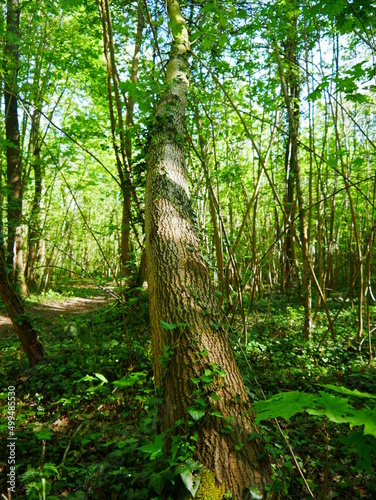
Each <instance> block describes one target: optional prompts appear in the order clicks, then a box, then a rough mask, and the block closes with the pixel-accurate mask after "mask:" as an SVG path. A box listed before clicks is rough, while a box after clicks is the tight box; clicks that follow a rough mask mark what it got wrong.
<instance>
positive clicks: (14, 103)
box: [4, 0, 27, 294]
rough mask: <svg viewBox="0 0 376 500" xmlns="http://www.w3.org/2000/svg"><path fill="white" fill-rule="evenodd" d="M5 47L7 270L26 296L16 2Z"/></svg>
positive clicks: (11, 6)
mask: <svg viewBox="0 0 376 500" xmlns="http://www.w3.org/2000/svg"><path fill="white" fill-rule="evenodd" d="M6 25H7V29H6V42H5V47H4V63H5V72H4V73H5V79H4V101H5V131H6V139H7V146H6V157H7V224H8V239H7V266H8V268H9V269H12V270H14V277H15V281H17V282H18V283H19V285H20V286H21V290H22V293H23V294H26V293H27V290H26V285H25V280H24V272H23V255H22V243H23V241H22V196H23V193H22V182H21V174H22V156H21V150H20V131H19V124H18V99H17V73H18V62H19V39H20V8H19V1H18V0H8V2H7V21H6Z"/></svg>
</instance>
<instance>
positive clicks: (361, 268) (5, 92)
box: [0, 0, 376, 499]
mask: <svg viewBox="0 0 376 500" xmlns="http://www.w3.org/2000/svg"><path fill="white" fill-rule="evenodd" d="M181 9H182V13H183V16H184V18H185V20H186V24H187V28H188V31H189V37H190V43H191V56H190V82H189V86H190V90H189V96H188V105H187V106H188V107H187V113H186V138H185V139H186V140H185V156H186V162H187V172H188V179H189V184H190V194H191V201H192V216H193V217H194V219H195V224H196V226H197V229H198V232H199V235H200V251H201V253H202V255H203V257H204V260H205V262H206V263H207V265H208V267H209V269H210V272H211V276H212V279H213V282H214V284H215V287H216V295H217V299H218V302H219V304H220V307H221V308H222V310H223V312H224V314H225V316H226V329H227V331H228V333H229V337H230V339H231V341H232V343H233V345H234V346H235V352H236V356H237V360H238V363H239V365H240V369H241V372H242V375H243V378H244V380H245V384H246V388H247V391H248V395H249V397H250V399H251V401H253V402H255V403H256V405H255V408H256V413H257V411H259V412H260V415H262V411H264V412H266V413H264V414H263V416H264V418H263V420H260V421H261V422H262V424H261V425H260V435H262V437H263V439H264V441H265V442H266V450H267V453H268V454H269V456H271V457H272V464H273V465H272V467H273V474H274V475H273V481H272V484H271V485H270V487H269V490H270V494H272V493H273V494H274V495H275V496H276V497H277V498H278V497H279V498H309V497H314V498H341V499H344V498H349V499H350V498H374V495H375V493H376V490H375V484H376V478H375V472H374V471H375V467H374V466H375V462H374V460H375V450H376V445H375V435H376V430H375V429H376V423H375V422H376V417H375V413H374V410H373V408H374V403H373V401H374V399H375V394H376V387H375V382H374V362H373V357H374V347H373V344H372V342H373V341H374V332H375V331H376V309H375V305H374V303H375V293H376V292H374V287H375V260H374V258H373V257H374V249H375V246H374V240H375V230H376V224H375V200H376V171H375V163H374V162H375V148H376V135H375V126H376V123H375V113H374V107H375V98H376V97H375V90H376V72H375V57H376V40H375V19H376V16H375V14H376V5H375V4H374V3H373V2H369V1H367V2H364V1H358V0H354V1H345V0H343V1H340V2H329V1H328V2H327V1H324V2H314V1H312V2H309V1H305V0H304V1H302V2H297V1H295V0H291V1H285V0H282V1H280V2H272V1H270V2H268V1H265V2H262V1H260V2H254V3H253V2H246V1H245V2H242V1H237V2H232V1H226V0H218V1H205V2H204V1H200V0H197V1H190V0H189V1H188V2H182V3H181ZM1 10H2V14H3V16H1V19H0V23H1V26H0V29H1V33H2V60H3V61H4V64H3V66H2V68H1V70H0V71H1V86H2V88H1V135H0V146H1V153H0V242H1V246H2V251H3V255H4V259H3V260H4V266H5V269H6V274H7V280H9V281H10V282H11V283H12V286H13V288H14V289H15V290H17V293H18V295H19V296H23V297H24V299H23V301H24V304H25V305H26V310H27V311H29V313H30V314H31V318H32V319H31V322H32V323H33V325H34V328H35V329H36V331H37V332H39V337H40V339H41V342H42V343H43V345H44V347H45V348H46V351H47V353H48V355H49V358H50V361H49V364H41V365H38V366H36V367H34V368H32V369H31V370H30V369H29V368H28V366H27V360H26V358H25V356H24V354H22V353H21V344H20V343H19V342H18V340H17V339H16V338H15V336H14V334H13V333H11V332H10V330H9V331H8V330H4V334H3V335H2V339H1V344H2V347H1V349H2V368H1V373H2V376H3V378H4V380H5V384H4V390H5V389H6V387H7V385H16V384H15V383H14V381H15V380H16V381H17V391H18V392H17V394H18V398H19V399H18V412H19V424H18V425H19V437H20V440H19V443H18V447H19V450H20V452H19V462H18V477H19V484H20V496H19V497H17V498H24V497H25V495H26V492H28V493H27V495H28V498H59V496H60V497H67V498H77V499H78V498H129V499H131V498H140V499H141V498H167V496H166V493H165V492H166V491H167V490H168V485H170V484H173V482H174V480H175V479H174V478H176V476H179V475H181V474H182V472H181V469H179V468H178V466H179V464H180V465H181V463H188V462H187V460H188V459H187V457H188V455H189V454H188V455H187V454H186V455H184V453H183V452H181V453H182V455H181V456H182V457H183V458H182V459H181V460H180V462H179V455H178V456H177V457H174V458H171V457H168V456H167V455H166V451H165V449H164V448H163V443H162V442H161V441H160V440H158V434H156V430H155V428H154V426H153V415H154V413H155V411H156V406H157V405H158V401H157V399H156V396H155V394H154V392H153V383H152V367H151V361H150V359H151V354H150V351H151V348H150V336H149V333H148V330H149V318H148V297H147V275H145V257H144V255H145V254H144V246H145V241H144V193H145V179H146V165H147V161H148V151H149V145H150V141H151V138H152V136H153V116H154V112H155V108H156V106H157V103H158V102H159V99H160V95H161V93H162V91H163V89H164V88H165V85H166V84H165V73H166V64H167V61H168V58H169V53H170V43H171V26H170V25H169V24H168V18H167V16H166V9H165V5H164V2H151V1H149V2H146V1H145V2H144V1H142V0H139V1H138V2H131V1H128V0H113V1H112V2H111V4H109V2H108V0H103V1H102V2H98V3H96V2H87V1H80V0H59V1H58V2H50V1H46V0H42V1H40V2H33V1H27V0H22V1H19V0H8V1H7V2H2V4H1ZM12 117H13V120H12ZM16 117H17V119H16ZM16 122H17V123H16ZM72 297H76V298H77V297H78V298H81V299H83V300H85V299H86V298H88V297H91V298H97V299H98V306H99V305H103V303H104V302H105V297H107V298H108V299H109V304H108V305H107V306H106V307H104V308H102V309H94V310H92V311H90V312H88V313H86V314H76V315H74V316H67V315H66V314H65V315H64V316H63V314H64V308H62V310H61V313H62V314H61V315H60V316H59V304H62V303H64V301H67V300H70V298H72ZM43 308H44V309H43ZM43 310H44V312H41V311H43ZM46 310H47V311H49V312H47V313H46ZM51 311H52V312H51ZM2 312H4V314H5V308H3V309H2ZM68 312H69V313H70V312H73V310H71V309H69V311H68ZM76 312H81V311H79V310H77V311H76ZM166 328H168V326H167V327H166ZM218 328H219V324H218ZM320 384H321V385H320ZM322 384H326V392H325V391H322ZM328 384H330V386H328ZM333 384H335V385H336V386H339V387H342V389H339V390H338V389H337V390H336V389H333V387H331V386H333ZM113 385H115V389H114V387H113ZM344 387H346V388H347V390H348V391H350V392H347V393H346V389H344ZM116 388H117V389H116ZM318 391H321V393H320V394H321V397H323V398H325V397H328V398H329V399H330V398H335V399H332V400H330V402H329V403H328V404H327V405H326V406H325V404H326V403H325V404H324V403H322V404H321V406H320V405H319V409H317V408H316V407H314V408H313V409H312V408H311V410H312V411H311V414H310V416H308V413H309V412H308V413H307V411H304V410H306V409H307V408H310V404H311V406H312V404H313V403H312V401H311V400H310V401H308V400H307V399H304V397H305V396H304V395H306V397H307V398H308V393H309V394H313V393H314V394H318ZM328 391H329V392H328ZM330 391H334V393H335V394H334V395H333V393H332V392H330ZM351 391H352V392H351ZM354 391H355V392H354ZM356 391H357V392H358V394H357V393H356ZM282 393H283V394H287V396H286V398H291V399H289V400H288V399H285V400H283V401H284V402H283V404H282V408H279V410H278V407H277V410H276V411H275V412H274V413H273V410H272V409H271V408H272V407H273V406H274V408H276V403H275V401H276V400H274V403H273V404H272V405H271V406H270V407H268V406H264V407H263V406H262V405H261V406H259V410H257V402H258V401H261V400H263V394H265V397H271V396H272V395H273V394H282ZM323 394H324V395H323ZM338 394H340V395H338ZM359 394H363V396H361V395H359ZM4 395H6V393H5V392H3V393H2V398H4V399H5V397H6V396H4ZM300 397H303V400H300V399H299V398H300ZM349 398H350V399H349ZM348 401H350V403H348ZM336 405H339V406H336ZM341 405H342V406H341ZM343 405H345V406H343ZM349 405H350V406H349ZM286 408H287V410H286ZM349 408H351V411H350V410H349ZM356 410H358V411H360V412H363V413H360V414H359V417H355V416H354V415H355V413H353V411H354V412H355V411H356ZM3 411H4V413H6V409H5V408H4V410H3ZM278 411H279V413H278ZM320 411H321V413H320ZM153 412H154V413H153ZM315 412H316V413H315ZM295 414H297V415H296V416H293V415H295ZM333 415H334V416H333ZM344 415H345V416H344ZM356 415H358V414H356ZM274 417H283V418H285V420H281V421H279V424H277V426H276V424H275V423H273V420H266V419H267V418H271V419H272V418H274ZM260 419H261V417H260ZM341 419H342V420H341ZM351 419H352V420H351ZM348 424H350V425H351V426H352V430H351V428H350V427H349V425H348ZM363 425H365V427H364V429H363V427H362V426H363ZM278 426H279V427H280V426H282V427H283V429H281V428H280V429H279V430H278ZM354 426H355V427H354ZM3 429H4V432H5V429H6V427H5V424H4V426H3ZM279 431H281V432H282V433H284V434H283V435H284V436H285V438H286V436H288V439H287V438H286V439H287V440H286V439H285V438H283V437H282V434H281V432H279ZM287 441H289V443H290V444H289V445H287V444H286V443H287ZM187 446H188V445H187ZM148 447H149V448H148ZM183 448H184V447H182V449H183ZM188 448H189V446H188ZM21 451H22V454H23V456H22V458H21ZM186 453H188V452H187V450H186ZM291 453H292V454H291ZM130 455H132V456H135V457H136V458H135V459H130ZM149 459H150V460H149ZM3 470H5V468H4V466H3ZM191 472H192V470H191V471H188V475H189V473H191ZM192 477H193V476H192ZM183 480H184V479H183ZM188 484H189V481H188ZM307 486H308V488H307ZM2 487H3V488H4V492H5V483H2ZM166 488H167V490H166ZM187 488H188V486H187ZM188 489H189V488H188ZM108 492H110V493H108ZM255 494H256V493H255ZM90 495H91V496H90ZM106 495H111V496H106ZM252 498H258V497H257V496H256V497H252Z"/></svg>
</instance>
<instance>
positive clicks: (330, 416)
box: [234, 295, 376, 500]
mask: <svg viewBox="0 0 376 500" xmlns="http://www.w3.org/2000/svg"><path fill="white" fill-rule="evenodd" d="M328 303H329V305H330V311H331V314H332V316H334V315H335V314H336V313H337V311H338V310H339V308H340V307H341V306H342V302H341V301H340V300H332V301H329V302H328ZM370 316H371V323H375V322H376V308H371V313H370ZM303 319H304V311H303V309H302V307H300V306H299V301H296V302H295V303H294V301H293V300H288V299H287V298H285V297H283V296H281V295H276V296H274V295H273V297H272V299H271V300H270V301H269V300H268V299H265V300H262V301H260V302H259V303H257V304H254V305H253V306H252V307H251V308H250V315H249V320H250V321H249V328H248V332H247V343H246V345H245V343H243V352H245V353H246V357H247V362H246V361H245V358H244V355H243V353H242V352H240V349H239V347H235V348H236V352H237V359H238V362H239V364H240V366H241V370H242V372H243V376H244V379H245V383H246V386H247V389H248V391H249V396H250V399H251V401H253V402H254V403H255V410H256V412H258V413H256V418H257V420H260V421H261V422H260V424H259V430H260V433H261V434H262V435H263V437H264V441H265V443H266V450H267V452H268V453H269V455H270V456H271V457H272V459H273V464H272V467H273V471H274V476H273V483H272V485H271V486H270V490H271V491H273V493H274V495H276V496H277V497H279V498H291V499H294V498H309V494H308V493H307V488H306V487H305V486H304V485H303V480H302V478H301V477H300V475H299V473H298V470H297V466H296V464H295V461H294V459H293V457H292V455H291V453H290V452H289V450H288V448H287V445H286V443H285V441H284V439H283V437H282V435H281V432H280V431H279V430H278V427H277V424H276V422H275V421H274V419H273V417H278V418H279V420H278V423H279V425H280V427H281V429H282V431H283V433H284V434H285V437H286V438H287V440H288V441H289V444H290V446H291V447H292V449H293V451H294V453H295V455H296V460H297V462H298V465H299V466H300V467H301V470H302V472H303V474H304V476H305V478H306V480H307V482H308V485H309V486H310V488H311V491H312V493H313V494H314V496H315V498H338V499H341V500H342V499H349V500H350V499H356V498H370V499H371V498H375V496H376V474H375V470H376V468H375V465H376V438H375V437H374V436H376V410H375V407H376V404H375V403H376V399H375V397H376V368H375V365H374V363H370V362H369V353H368V340H367V338H366V336H367V333H366V331H365V332H364V333H363V338H362V339H361V340H360V341H359V340H357V339H356V336H357V326H358V324H357V310H356V304H355V307H353V308H352V307H350V305H346V307H345V308H343V310H342V311H341V312H340V313H339V316H338V319H337V320H336V322H335V333H336V338H335V339H334V340H332V339H331V336H330V333H328V328H327V326H328V323H327V318H326V315H325V313H324V312H323V311H321V310H320V311H319V313H318V314H317V316H316V318H315V321H314V322H313V328H312V340H310V341H307V340H304V339H302V336H301V331H302V327H303ZM234 333H235V332H234ZM375 341H376V339H375V337H373V342H375ZM373 352H375V351H373ZM325 385H326V387H324V386H325ZM333 387H334V389H333ZM341 387H342V388H344V389H341ZM357 393H367V394H368V396H369V397H359V396H358V395H357ZM264 397H265V398H267V399H269V398H273V399H272V400H271V401H270V402H267V403H264V402H263V401H264ZM313 401H314V402H315V403H314V402H313ZM315 404H316V406H315ZM278 405H279V406H278ZM268 416H269V417H270V418H269V420H267V419H266V417H268ZM358 417H359V418H358ZM356 423H357V424H358V425H355V424H356ZM364 424H365V425H366V431H367V432H368V431H369V429H371V431H372V432H371V435H370V434H367V433H366V431H364ZM367 425H368V427H367ZM363 431H364V432H363ZM372 434H373V435H372Z"/></svg>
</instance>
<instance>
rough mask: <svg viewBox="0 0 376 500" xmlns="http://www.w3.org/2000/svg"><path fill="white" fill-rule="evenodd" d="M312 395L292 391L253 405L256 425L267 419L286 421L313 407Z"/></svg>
mask: <svg viewBox="0 0 376 500" xmlns="http://www.w3.org/2000/svg"><path fill="white" fill-rule="evenodd" d="M313 401H314V395H313V394H307V393H305V392H299V391H293V392H284V393H279V394H276V395H275V396H273V397H272V398H270V399H268V400H266V401H258V402H256V403H254V409H255V411H256V412H257V414H256V423H257V424H259V423H260V422H261V420H265V419H267V418H277V417H282V418H285V419H286V420H288V419H289V418H291V417H292V416H293V415H295V414H296V413H300V412H302V411H304V410H305V409H306V408H308V407H312V406H314V403H313Z"/></svg>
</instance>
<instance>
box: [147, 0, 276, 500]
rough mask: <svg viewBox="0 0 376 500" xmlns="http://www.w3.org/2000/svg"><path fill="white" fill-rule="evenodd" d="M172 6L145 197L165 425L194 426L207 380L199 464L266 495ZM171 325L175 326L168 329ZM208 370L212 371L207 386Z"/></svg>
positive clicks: (222, 488)
mask: <svg viewBox="0 0 376 500" xmlns="http://www.w3.org/2000/svg"><path fill="white" fill-rule="evenodd" d="M167 8H168V14H169V18H170V22H171V28H172V34H173V42H172V46H171V52H170V59H169V62H168V66H167V75H166V80H167V87H166V89H165V92H164V95H163V97H162V99H161V101H160V103H159V105H158V106H157V109H156V112H155V118H154V130H153V134H152V140H151V145H150V150H149V161H148V172H147V181H146V194H145V229H146V249H147V273H148V282H149V301H150V321H151V331H152V344H153V359H154V375H155V382H156V384H157V386H159V387H163V401H162V404H161V406H160V411H159V416H158V427H159V429H160V430H171V429H172V428H173V427H174V426H175V423H176V422H177V421H178V420H181V421H182V422H183V423H182V426H183V427H184V426H186V425H187V421H188V419H189V415H188V413H187V410H188V409H189V408H192V406H193V407H194V405H195V404H197V403H195V399H196V398H197V396H196V395H195V394H194V391H195V389H196V388H197V387H196V386H195V384H198V387H199V388H200V390H201V394H202V398H203V400H204V401H205V415H203V416H202V418H200V421H199V422H197V423H196V424H194V425H193V426H192V427H189V432H190V433H191V434H196V437H197V445H196V449H195V458H196V459H198V460H199V461H200V462H201V463H202V464H203V467H204V470H205V471H210V472H211V473H212V474H213V475H214V476H215V479H216V484H217V487H218V491H219V492H222V494H224V493H225V492H227V491H231V493H232V494H233V495H235V497H236V498H241V497H242V493H243V490H244V489H245V488H246V487H248V486H251V485H253V486H257V487H258V488H259V489H260V490H263V488H264V485H265V484H266V482H267V481H268V478H269V466H268V461H267V460H266V459H263V460H261V461H258V459H257V457H258V456H259V455H260V453H262V447H261V444H260V443H259V442H258V441H257V440H253V441H249V439H248V437H249V435H250V433H252V432H254V431H255V428H254V426H253V419H252V417H251V415H250V414H247V415H245V411H244V410H246V408H249V402H248V398H247V394H246V391H245V387H244V383H243V381H242V379H241V376H240V372H239V369H238V367H237V365H236V361H235V358H234V354H233V351H232V349H231V346H230V344H229V341H228V338H227V335H226V332H225V331H224V330H223V328H222V327H221V326H220V321H221V315H220V312H219V309H218V305H217V301H216V299H215V295H214V288H213V285H212V283H211V280H210V273H209V270H208V269H207V267H206V264H205V262H204V261H203V259H202V258H201V256H200V253H199V240H198V236H197V234H196V230H195V228H194V224H193V222H192V217H191V215H192V213H191V205H190V198H189V192H188V182H187V172H186V165H185V158H184V133H185V111H186V102H187V92H188V50H189V40H188V32H187V30H186V26H185V22H184V19H183V17H182V15H181V12H180V7H179V4H178V2H177V1H176V0H168V1H167ZM163 322H165V323H163ZM166 324H168V325H170V327H169V328H170V329H165V328H163V326H165V327H166ZM166 353H168V355H167V358H169V359H167V360H166ZM163 356H165V358H164V359H165V361H166V364H165V363H163V364H162V362H161V357H163ZM219 367H220V368H219ZM218 370H221V371H222V373H223V378H222V377H218ZM205 373H206V374H207V375H208V374H212V375H208V376H209V379H211V381H210V382H208V385H207V386H205V384H204V385H203V380H204V379H205ZM202 377H204V379H203V378H202ZM192 379H193V380H192ZM206 380H207V379H206ZM195 381H196V382H195ZM197 381H198V382H197ZM213 411H215V412H218V413H217V415H222V416H223V417H224V418H219V417H218V416H215V414H213ZM226 418H227V419H228V421H230V420H231V426H230V429H229V433H228V434H226V433H225V432H223V431H224V429H225V427H226V425H227V424H226ZM239 445H240V446H239ZM240 447H241V450H240V449H239V448H240ZM237 448H238V450H237ZM202 477H204V475H202Z"/></svg>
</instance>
